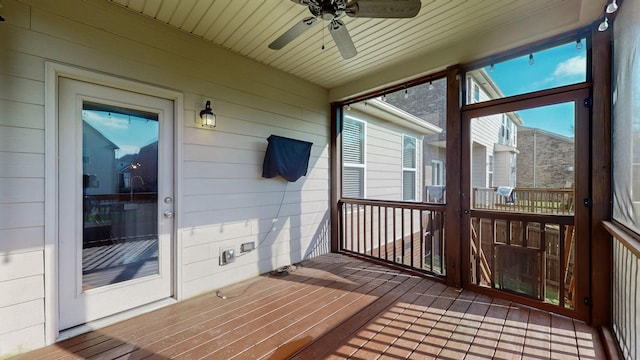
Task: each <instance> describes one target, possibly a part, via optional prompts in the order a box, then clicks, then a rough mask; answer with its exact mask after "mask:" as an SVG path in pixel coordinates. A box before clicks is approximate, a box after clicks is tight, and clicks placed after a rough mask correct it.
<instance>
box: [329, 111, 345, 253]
mask: <svg viewBox="0 0 640 360" xmlns="http://www.w3.org/2000/svg"><path fill="white" fill-rule="evenodd" d="M341 112H342V106H340V105H339V104H338V103H335V102H334V103H331V124H330V125H329V126H330V127H331V128H330V129H329V137H330V139H329V172H330V173H329V177H330V180H329V201H330V202H331V206H330V212H331V214H330V220H329V221H330V223H331V252H334V253H337V252H339V251H340V229H339V221H338V220H339V219H338V218H339V216H338V214H339V211H338V200H339V199H340V184H341V178H342V174H341V173H340V159H341V158H342V156H341V154H340V147H339V146H338V144H340V143H341V142H342V140H341V139H342V132H341V131H340V129H341V128H342V124H340V121H339V120H340V119H341V118H342V114H341Z"/></svg>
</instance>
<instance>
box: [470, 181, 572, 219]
mask: <svg viewBox="0 0 640 360" xmlns="http://www.w3.org/2000/svg"><path fill="white" fill-rule="evenodd" d="M496 190H497V188H495V187H490V188H474V189H473V198H472V206H473V208H474V209H482V210H500V211H509V212H524V213H532V214H562V215H569V214H573V209H574V195H573V189H570V188H567V189H541V188H517V187H516V188H513V190H512V192H511V193H510V194H509V195H508V196H504V195H500V194H498V192H497V191H496Z"/></svg>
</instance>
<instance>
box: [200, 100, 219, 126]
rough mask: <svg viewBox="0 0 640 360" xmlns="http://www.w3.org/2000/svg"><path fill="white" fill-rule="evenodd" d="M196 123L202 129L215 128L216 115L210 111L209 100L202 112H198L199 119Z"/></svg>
mask: <svg viewBox="0 0 640 360" xmlns="http://www.w3.org/2000/svg"><path fill="white" fill-rule="evenodd" d="M196 121H197V122H198V123H199V124H200V125H201V126H202V127H208V128H214V127H216V114H215V113H214V112H213V109H211V101H210V100H207V104H206V105H205V107H204V110H202V111H200V119H196Z"/></svg>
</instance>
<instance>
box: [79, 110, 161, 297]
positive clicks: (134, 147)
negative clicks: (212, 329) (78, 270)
mask: <svg viewBox="0 0 640 360" xmlns="http://www.w3.org/2000/svg"><path fill="white" fill-rule="evenodd" d="M82 120H83V126H82V168H83V189H82V195H83V242H82V245H83V246H82V248H83V249H82V255H83V258H82V275H83V276H82V278H83V289H85V290H88V289H91V288H96V287H100V286H105V285H109V284H114V283H118V282H122V281H127V280H131V279H135V278H139V277H143V276H148V275H153V274H157V273H158V203H157V193H158V116H157V114H151V113H146V112H140V111H135V110H131V109H124V108H118V107H113V106H107V105H102V104H97V103H92V102H85V103H84V105H83V111H82Z"/></svg>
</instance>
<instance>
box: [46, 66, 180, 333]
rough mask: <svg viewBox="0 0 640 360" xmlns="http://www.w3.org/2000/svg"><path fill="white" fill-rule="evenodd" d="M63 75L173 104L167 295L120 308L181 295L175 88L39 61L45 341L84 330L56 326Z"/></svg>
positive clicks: (102, 323)
mask: <svg viewBox="0 0 640 360" xmlns="http://www.w3.org/2000/svg"><path fill="white" fill-rule="evenodd" d="M60 77H66V78H70V79H74V80H80V81H85V82H89V83H93V84H97V85H103V86H109V87H113V88H116V89H121V90H125V91H132V92H138V93H141V94H145V95H150V96H155V97H159V98H164V99H167V100H171V101H173V102H174V106H173V121H174V125H173V144H174V145H173V147H174V149H173V153H174V160H173V161H174V164H173V166H174V176H173V184H174V210H173V211H174V214H175V216H174V228H173V234H172V236H173V243H172V245H171V248H172V254H173V256H172V259H171V265H170V266H171V274H172V278H173V281H172V285H171V286H172V289H171V291H172V293H173V294H174V295H173V298H171V299H169V300H168V301H161V302H158V303H153V304H150V305H149V306H148V307H147V306H143V307H141V308H138V309H136V310H135V312H131V311H130V312H126V314H125V316H126V317H131V316H134V315H135V314H136V313H141V312H144V311H148V310H149V309H150V308H157V307H160V306H165V305H167V304H169V303H174V302H176V301H177V300H180V299H181V298H182V291H181V286H180V284H181V283H182V281H181V280H182V279H181V271H179V269H181V265H182V264H181V260H180V259H181V258H182V256H181V249H182V246H181V243H182V239H181V237H180V234H181V232H180V231H178V229H180V228H181V227H182V226H181V223H182V221H181V218H182V216H181V215H182V213H183V210H182V201H181V199H182V198H183V194H182V189H183V183H182V179H183V176H182V172H183V167H182V163H183V161H182V159H183V150H182V148H183V147H182V144H183V142H184V141H183V138H184V132H183V129H184V95H183V94H182V93H180V92H177V91H174V90H170V89H166V88H162V87H158V86H154V85H151V84H146V83H142V82H138V81H134V80H129V79H124V78H121V77H117V76H113V75H108V74H104V73H99V72H96V71H91V70H88V69H83V68H79V67H74V66H69V65H64V64H59V63H55V62H46V64H45V86H44V87H45V98H44V116H45V128H44V142H45V146H44V157H45V204H44V215H45V217H44V269H43V270H44V302H45V312H44V315H45V343H46V344H47V345H49V344H53V343H55V342H56V341H59V340H61V339H63V338H67V337H70V336H74V335H76V334H78V333H82V332H86V331H89V330H90V327H89V326H86V325H85V326H79V327H78V328H75V329H74V330H73V331H71V332H68V333H67V332H65V333H61V332H60V331H59V330H58V325H59V304H58V296H59V291H58V289H59V283H58V265H59V264H58V249H59V247H58V242H59V239H58V216H57V209H58V205H59V204H58V200H57V189H58V161H57V154H58V79H59V78H60ZM120 320H122V316H114V317H109V318H107V319H104V320H99V321H97V322H96V323H92V327H95V326H106V325H107V324H110V323H113V322H116V321H120Z"/></svg>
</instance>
